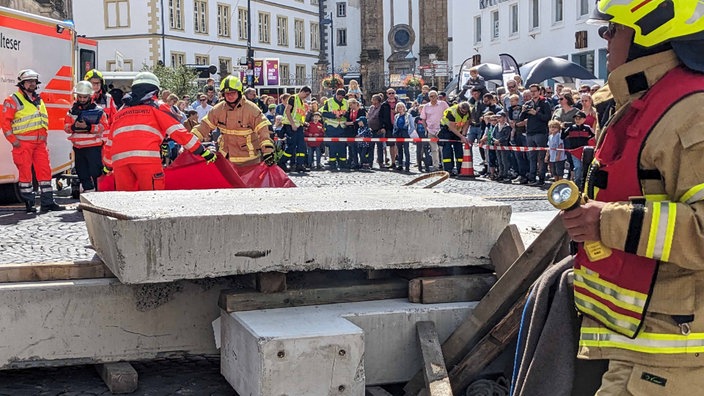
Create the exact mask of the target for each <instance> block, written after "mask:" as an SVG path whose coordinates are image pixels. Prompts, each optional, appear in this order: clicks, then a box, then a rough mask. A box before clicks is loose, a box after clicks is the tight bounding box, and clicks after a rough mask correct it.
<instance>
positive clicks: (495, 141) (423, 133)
mask: <svg viewBox="0 0 704 396" xmlns="http://www.w3.org/2000/svg"><path fill="white" fill-rule="evenodd" d="M599 88H600V87H599V86H587V85H583V86H581V87H579V89H570V88H566V87H564V85H563V84H557V85H555V86H554V90H553V87H550V86H543V85H539V84H532V85H530V86H529V87H524V86H522V81H521V79H520V77H518V76H516V77H515V78H514V79H513V80H509V81H508V82H507V83H506V84H505V86H500V87H497V88H496V89H495V90H494V91H489V89H487V86H486V84H485V82H484V79H483V78H482V77H481V76H480V75H479V74H478V73H477V71H476V70H475V69H472V70H471V72H470V79H469V80H468V81H467V82H466V84H463V86H462V87H461V89H460V90H458V92H457V95H452V94H451V95H450V96H449V97H448V95H447V94H446V93H445V92H442V91H439V90H438V89H437V88H436V87H430V86H427V85H425V86H423V87H422V89H421V92H420V93H418V95H417V96H416V97H415V98H408V97H404V98H403V99H402V98H399V97H398V96H397V95H396V90H395V89H393V88H388V89H386V90H385V92H383V93H375V94H373V95H371V96H370V97H368V98H365V97H364V96H363V93H362V91H361V89H360V87H359V84H357V82H356V81H352V82H350V84H349V87H348V89H347V90H345V91H342V92H341V94H342V96H341V99H345V100H346V102H347V106H348V108H347V110H346V114H345V115H344V118H345V120H346V122H345V125H344V133H343V134H342V137H349V138H354V137H377V138H379V137H387V138H392V137H393V138H416V137H420V138H426V137H429V138H438V134H439V132H440V130H441V121H442V119H443V117H444V116H445V115H446V114H445V113H446V111H447V110H448V108H449V107H450V106H452V105H454V104H457V103H461V102H468V103H469V105H470V117H469V123H470V125H469V128H468V131H467V135H466V138H467V141H468V142H469V143H471V144H476V145H479V146H480V149H479V152H480V156H481V158H480V159H479V158H478V159H476V160H475V164H478V165H479V170H478V173H479V175H480V176H482V177H486V178H488V179H491V180H495V181H497V182H505V183H514V184H528V185H535V186H542V185H543V184H544V183H545V182H546V180H549V179H550V178H551V179H553V180H559V179H561V178H564V177H567V178H570V179H572V180H574V181H575V182H577V183H581V182H582V180H583V175H582V173H583V170H584V166H583V164H582V160H581V153H582V150H581V148H582V147H584V146H586V145H589V144H593V143H594V142H593V138H594V137H595V131H596V130H597V129H598V120H599V115H598V114H597V111H596V109H595V107H594V102H593V99H592V94H593V93H594V92H595V91H596V90H598V89H599ZM336 94H340V91H339V90H338V92H336ZM244 95H245V97H246V98H247V99H248V100H250V101H252V102H254V103H256V104H257V105H258V106H259V107H260V108H261V110H262V112H263V113H264V114H265V115H266V117H267V119H269V121H270V122H271V124H272V126H271V133H272V138H274V139H275V140H276V142H277V147H278V149H279V150H281V151H283V150H284V149H285V144H286V139H287V137H286V136H285V134H284V133H282V128H283V125H282V120H283V116H284V111H285V108H286V103H288V101H289V99H290V98H291V94H286V93H285V94H282V95H279V96H278V97H274V96H268V95H261V96H258V95H257V92H256V90H254V89H252V88H248V89H246V90H245V91H244ZM162 100H163V101H164V102H165V103H168V104H169V105H170V106H171V108H172V111H173V112H174V114H175V116H177V117H178V118H179V119H181V120H182V122H183V123H184V125H186V127H187V128H189V129H192V128H193V127H194V126H195V125H197V124H198V122H199V121H200V120H201V119H202V118H203V116H204V115H205V114H207V112H208V111H209V109H211V108H212V106H213V105H214V104H215V103H217V101H218V94H217V90H216V89H215V87H214V83H213V82H211V81H209V82H208V84H207V85H206V86H205V87H204V89H203V91H202V93H201V94H199V96H198V98H196V99H195V100H194V101H193V102H190V103H189V101H190V98H189V97H187V96H186V97H182V98H180V99H179V98H178V97H177V96H176V95H173V94H171V93H170V92H168V91H164V92H162ZM327 100H328V97H325V96H321V97H317V98H316V97H314V96H313V95H311V96H310V100H309V101H307V102H306V108H307V112H306V116H305V120H306V126H305V136H306V137H314V138H319V137H324V136H326V134H325V124H324V122H323V117H322V115H321V114H322V108H323V105H324V104H325V103H326V101H327ZM216 139H217V134H215V135H214V137H213V140H214V141H216ZM412 144H414V145H415V154H416V155H415V156H414V158H411V150H410V147H411V143H408V142H403V143H385V142H371V143H370V142H347V143H343V144H341V147H343V150H344V152H345V153H346V159H347V163H346V165H345V166H344V167H341V169H342V170H345V171H354V170H361V171H371V170H386V171H399V172H411V169H412V168H414V169H415V170H417V171H420V172H431V171H435V170H440V169H442V167H441V164H442V163H443V157H442V151H443V150H441V148H442V147H443V146H445V145H447V144H452V142H442V141H441V142H439V143H438V142H435V141H432V142H421V143H412ZM306 145H307V155H306V160H305V170H306V171H308V170H322V169H324V165H326V163H325V162H326V160H327V159H329V155H330V144H327V143H325V142H320V141H312V140H307V141H306ZM511 147H525V148H528V149H529V150H530V151H521V150H508V149H507V148H511ZM339 150H340V148H339V147H338V148H336V152H337V151H339ZM336 155H338V156H339V154H336ZM280 165H281V166H282V167H283V168H285V169H286V168H287V164H286V163H285V161H282V162H280ZM328 165H329V164H328ZM457 167H459V165H458V166H457ZM457 167H454V168H453V169H452V170H451V172H452V174H453V175H456V174H458V173H459V172H460V169H457ZM335 170H337V168H336V169H335Z"/></svg>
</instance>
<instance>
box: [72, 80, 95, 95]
mask: <svg viewBox="0 0 704 396" xmlns="http://www.w3.org/2000/svg"><path fill="white" fill-rule="evenodd" d="M73 93H75V94H78V95H93V85H92V84H91V83H90V82H89V81H79V82H78V84H76V86H75V87H73Z"/></svg>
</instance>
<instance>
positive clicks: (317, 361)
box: [220, 299, 476, 396]
mask: <svg viewBox="0 0 704 396" xmlns="http://www.w3.org/2000/svg"><path fill="white" fill-rule="evenodd" d="M474 305H476V303H467V302H463V303H449V304H434V305H432V304H426V305H421V304H412V303H409V302H408V301H407V300H405V299H396V300H378V301H368V302H360V303H347V304H332V305H321V306H311V307H296V308H281V309H270V310H261V311H247V312H233V313H230V314H227V313H226V312H224V311H223V312H222V345H223V348H222V350H221V355H220V356H221V372H222V374H223V376H224V377H225V378H226V379H227V380H228V382H229V383H230V384H231V385H232V386H233V388H235V390H236V391H237V392H238V393H239V394H246V395H252V396H258V395H282V394H287V395H329V394H349V395H364V386H365V385H382V384H388V383H397V382H404V381H407V380H409V379H410V378H411V377H412V376H413V375H414V374H415V373H416V372H417V371H418V370H419V369H420V368H421V364H422V357H421V351H420V348H419V347H418V342H417V336H416V327H415V323H416V322H418V321H423V320H431V321H434V322H435V324H436V327H437V330H438V334H439V339H440V341H441V342H442V341H444V340H445V339H447V338H448V337H449V336H450V334H451V333H452V331H454V329H455V328H457V326H459V324H460V322H461V321H463V320H464V319H465V318H466V317H467V316H468V315H469V314H470V312H471V310H472V309H473V307H474ZM343 350H344V353H342V351H343ZM340 392H341V393H340ZM348 392H349V393H348Z"/></svg>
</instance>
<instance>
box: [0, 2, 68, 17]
mask: <svg viewBox="0 0 704 396" xmlns="http://www.w3.org/2000/svg"><path fill="white" fill-rule="evenodd" d="M0 6H3V7H8V8H12V9H13V10H17V11H24V12H29V13H30V14H35V15H41V16H45V17H48V18H54V19H60V20H64V19H69V18H70V16H71V1H70V0H0Z"/></svg>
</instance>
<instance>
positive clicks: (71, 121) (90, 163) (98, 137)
mask: <svg viewBox="0 0 704 396" xmlns="http://www.w3.org/2000/svg"><path fill="white" fill-rule="evenodd" d="M73 93H74V94H76V102H75V103H74V104H73V106H72V107H71V110H69V111H68V113H67V114H66V118H64V131H66V133H68V134H69V137H68V140H70V141H71V143H73V157H74V161H75V162H76V165H75V167H76V174H77V175H78V180H80V182H81V185H82V186H83V191H84V192H91V191H95V189H96V187H97V185H98V176H100V175H102V174H103V156H102V151H103V134H104V133H107V132H108V117H107V115H106V114H105V111H103V108H102V107H100V106H98V105H97V104H95V103H93V101H92V99H91V96H92V95H93V87H91V85H90V83H89V82H88V81H79V82H78V84H76V87H75V88H74V89H73Z"/></svg>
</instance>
